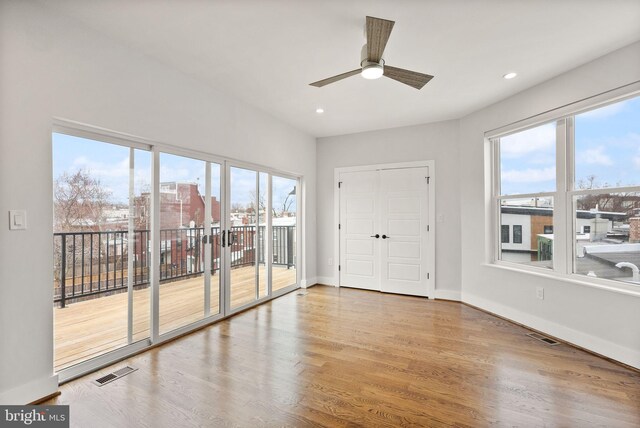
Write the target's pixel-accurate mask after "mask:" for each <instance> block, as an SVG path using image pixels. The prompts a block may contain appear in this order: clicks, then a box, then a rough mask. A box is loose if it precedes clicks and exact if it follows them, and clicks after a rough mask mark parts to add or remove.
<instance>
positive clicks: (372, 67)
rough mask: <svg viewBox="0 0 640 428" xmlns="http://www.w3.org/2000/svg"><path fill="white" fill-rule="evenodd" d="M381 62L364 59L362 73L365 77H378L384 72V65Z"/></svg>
mask: <svg viewBox="0 0 640 428" xmlns="http://www.w3.org/2000/svg"><path fill="white" fill-rule="evenodd" d="M382 64H383V63H382V61H381V62H380V63H377V62H370V61H363V62H362V72H361V73H360V74H361V75H362V77H364V78H365V79H370V80H372V79H378V78H380V77H382V75H383V74H384V66H383V65H382Z"/></svg>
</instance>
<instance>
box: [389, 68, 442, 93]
mask: <svg viewBox="0 0 640 428" xmlns="http://www.w3.org/2000/svg"><path fill="white" fill-rule="evenodd" d="M384 75H385V76H386V77H388V78H390V79H393V80H397V81H398V82H400V83H404V84H405V85H409V86H412V87H414V88H416V89H422V87H423V86H424V85H426V84H427V83H428V82H429V80H431V79H433V76H430V75H428V74H423V73H418V72H416V71H411V70H405V69H404V68H397V67H391V66H390V65H385V66H384Z"/></svg>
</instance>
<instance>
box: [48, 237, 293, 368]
mask: <svg viewBox="0 0 640 428" xmlns="http://www.w3.org/2000/svg"><path fill="white" fill-rule="evenodd" d="M232 234H233V236H234V238H235V239H233V240H232V244H231V284H232V293H231V306H232V307H238V306H242V305H243V304H246V303H250V302H251V301H253V300H255V297H256V292H258V293H259V295H260V296H264V295H266V280H264V278H265V276H266V266H265V263H264V262H265V260H264V251H260V249H263V248H265V246H264V239H265V227H264V226H259V227H258V228H257V230H256V227H255V226H251V225H248V226H236V227H233V228H232ZM295 235H296V234H295V226H273V240H272V245H271V255H272V258H273V261H272V289H273V290H274V291H275V290H279V289H281V288H284V287H286V286H289V285H292V284H294V283H295V282H296V270H295V267H296V239H295ZM149 236H150V233H149V231H148V230H136V231H134V233H133V240H134V241H133V243H132V245H131V246H130V245H129V244H130V243H129V241H128V240H129V236H128V232H127V231H114V232H73V233H55V234H54V254H55V259H54V272H55V280H54V328H55V330H54V332H55V336H54V344H55V354H54V355H55V362H54V365H55V368H56V370H61V369H64V368H66V367H69V366H71V365H73V364H76V363H78V362H81V361H84V360H87V359H90V358H92V357H95V356H98V355H100V354H103V353H105V352H108V351H111V350H114V349H117V348H120V347H122V346H124V345H126V344H127V343H129V338H128V327H127V325H128V305H129V303H128V293H127V290H128V287H129V283H128V282H129V276H131V279H132V288H133V293H132V295H133V296H132V308H133V310H132V312H133V328H132V337H131V342H135V341H138V340H142V339H144V338H147V337H149V313H150V302H149V297H150V293H149V285H150V282H149V272H150V270H149V262H150V258H149V249H150V247H149ZM203 236H204V229H203V228H180V229H166V230H161V231H160V261H161V263H160V287H159V294H160V314H159V328H160V332H161V333H163V332H167V331H170V330H173V329H175V328H177V327H180V326H183V325H187V324H190V323H192V322H195V321H198V320H200V319H202V318H203V316H204V293H203V290H204V285H203V276H204V270H203V269H204V256H205V251H204V246H205V245H207V244H203V243H202V241H203V239H202V237H203ZM211 236H212V237H213V245H212V251H211V267H212V269H211V294H210V296H209V297H210V302H211V304H210V308H209V309H210V314H217V313H219V307H218V302H219V283H220V279H219V278H220V275H219V272H220V254H219V251H220V245H219V244H220V239H221V236H220V230H219V228H215V227H214V228H212V230H211ZM130 248H131V249H133V251H132V254H133V257H131V259H130V258H129V249H130ZM256 252H257V254H256ZM256 262H257V263H256ZM130 270H131V275H129V271H130ZM256 274H258V275H259V277H260V280H259V281H256ZM256 283H258V290H256ZM62 284H64V286H62Z"/></svg>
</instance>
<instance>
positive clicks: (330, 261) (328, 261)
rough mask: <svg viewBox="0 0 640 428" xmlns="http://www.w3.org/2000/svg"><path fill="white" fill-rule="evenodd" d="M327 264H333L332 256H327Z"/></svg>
mask: <svg viewBox="0 0 640 428" xmlns="http://www.w3.org/2000/svg"><path fill="white" fill-rule="evenodd" d="M327 264H328V265H329V266H333V259H332V258H329V260H327Z"/></svg>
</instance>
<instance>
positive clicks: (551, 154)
mask: <svg viewBox="0 0 640 428" xmlns="http://www.w3.org/2000/svg"><path fill="white" fill-rule="evenodd" d="M493 142H494V144H495V147H496V148H497V149H498V150H497V154H498V156H499V165H500V168H499V169H498V170H497V171H496V172H497V173H498V176H497V177H496V178H497V179H496V183H498V189H497V193H498V196H497V199H498V204H499V205H498V206H499V212H500V216H499V221H500V228H501V239H500V246H499V251H498V254H497V258H498V259H499V260H504V261H508V262H513V263H520V264H526V265H533V266H539V267H545V268H551V267H552V266H553V231H551V232H549V231H548V230H547V229H546V227H545V226H546V225H548V224H550V223H551V224H552V223H553V212H554V210H553V196H554V191H555V187H556V125H555V123H548V124H544V125H542V126H538V127H535V128H531V129H527V130H525V131H522V132H518V133H515V134H511V135H508V136H504V137H501V138H499V139H495V140H493ZM511 225H513V242H512V243H510V241H509V228H510V226H511ZM516 226H518V227H517V230H516ZM505 229H506V239H505ZM525 237H526V239H525ZM539 241H543V242H544V248H545V249H546V250H547V251H546V253H545V256H544V257H542V256H541V255H540V244H539Z"/></svg>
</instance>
